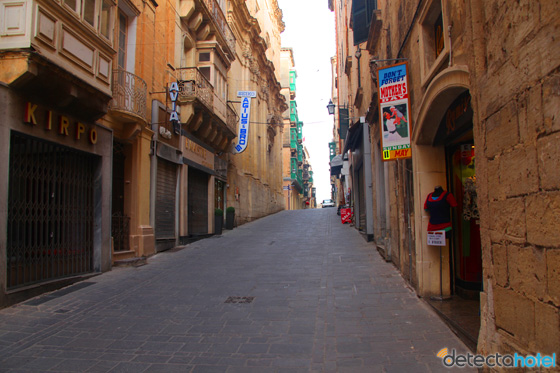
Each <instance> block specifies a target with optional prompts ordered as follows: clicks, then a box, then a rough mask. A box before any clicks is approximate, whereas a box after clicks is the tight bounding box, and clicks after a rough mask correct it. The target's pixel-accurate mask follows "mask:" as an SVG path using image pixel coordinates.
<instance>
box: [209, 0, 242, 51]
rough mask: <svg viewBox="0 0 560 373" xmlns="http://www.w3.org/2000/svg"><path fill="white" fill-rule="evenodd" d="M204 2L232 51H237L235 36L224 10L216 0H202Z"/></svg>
mask: <svg viewBox="0 0 560 373" xmlns="http://www.w3.org/2000/svg"><path fill="white" fill-rule="evenodd" d="M202 2H203V3H204V4H205V5H206V7H207V8H208V11H209V12H210V14H211V15H212V16H213V18H214V21H215V23H216V26H217V27H218V29H219V30H220V32H221V33H222V36H223V37H224V39H225V41H226V43H227V45H228V47H229V49H231V51H232V53H235V36H234V35H233V32H232V31H231V29H230V28H229V25H228V23H227V19H226V16H225V15H224V12H222V8H221V7H220V5H219V4H218V2H217V1H216V0H202Z"/></svg>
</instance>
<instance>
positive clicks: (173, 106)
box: [169, 82, 181, 135]
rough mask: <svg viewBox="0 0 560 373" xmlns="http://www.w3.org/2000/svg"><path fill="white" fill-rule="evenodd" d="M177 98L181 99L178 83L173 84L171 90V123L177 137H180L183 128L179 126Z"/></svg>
mask: <svg viewBox="0 0 560 373" xmlns="http://www.w3.org/2000/svg"><path fill="white" fill-rule="evenodd" d="M177 97H179V85H178V84H177V82H173V83H171V87H170V88H169V98H170V99H171V115H170V117H169V121H170V122H171V125H172V126H173V132H175V134H176V135H180V134H181V126H180V125H179V114H178V113H177Z"/></svg>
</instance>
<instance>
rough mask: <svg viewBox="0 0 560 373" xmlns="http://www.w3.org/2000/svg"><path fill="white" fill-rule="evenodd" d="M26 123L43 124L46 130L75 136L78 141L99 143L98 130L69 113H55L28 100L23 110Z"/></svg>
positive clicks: (66, 135)
mask: <svg viewBox="0 0 560 373" xmlns="http://www.w3.org/2000/svg"><path fill="white" fill-rule="evenodd" d="M23 121H24V123H27V124H30V125H32V126H42V127H43V128H44V129H45V131H54V132H56V133H58V134H59V135H61V136H64V137H73V138H74V139H75V140H77V141H81V140H84V141H88V142H89V143H90V144H93V145H95V144H96V143H97V130H96V129H95V126H89V125H86V124H84V123H82V122H79V121H77V120H75V119H73V118H71V117H69V116H67V115H62V114H58V113H55V112H54V111H52V110H47V109H45V108H43V107H40V106H39V105H37V104H34V103H31V102H28V103H27V104H25V109H24V112H23Z"/></svg>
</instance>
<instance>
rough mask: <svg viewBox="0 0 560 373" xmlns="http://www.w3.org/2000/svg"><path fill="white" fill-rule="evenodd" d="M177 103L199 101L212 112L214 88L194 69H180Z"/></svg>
mask: <svg viewBox="0 0 560 373" xmlns="http://www.w3.org/2000/svg"><path fill="white" fill-rule="evenodd" d="M180 71H181V80H180V81H179V82H178V83H179V101H185V100H186V101H189V100H195V99H197V100H199V101H200V102H201V103H202V104H204V106H206V107H207V108H208V110H211V111H214V87H212V84H210V82H209V81H208V79H206V77H205V76H204V75H202V73H201V72H200V70H198V69H197V68H196V67H186V68H181V70H180Z"/></svg>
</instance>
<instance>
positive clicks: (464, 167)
mask: <svg viewBox="0 0 560 373" xmlns="http://www.w3.org/2000/svg"><path fill="white" fill-rule="evenodd" d="M474 150H475V147H474V144H473V142H472V140H467V141H466V142H461V143H460V144H457V145H453V146H451V147H448V148H447V149H446V153H447V165H448V172H447V176H448V190H449V191H451V193H453V195H454V196H455V199H456V200H457V207H456V208H455V209H454V211H453V232H454V233H453V235H452V243H451V247H452V255H451V258H450V259H451V261H452V263H451V268H452V278H451V280H452V284H453V291H454V293H455V294H457V295H459V296H461V297H462V298H466V299H478V296H479V292H480V291H481V290H482V249H481V242H480V216H479V213H478V203H477V194H476V164H475V161H476V159H475V155H474Z"/></svg>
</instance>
